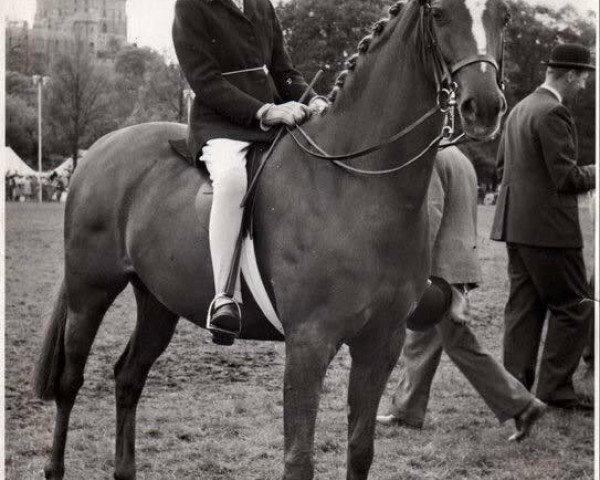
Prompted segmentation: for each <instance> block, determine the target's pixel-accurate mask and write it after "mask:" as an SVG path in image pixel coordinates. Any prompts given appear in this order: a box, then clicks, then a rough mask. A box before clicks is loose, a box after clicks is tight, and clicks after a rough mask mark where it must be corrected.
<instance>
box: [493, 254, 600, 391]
mask: <svg viewBox="0 0 600 480" xmlns="http://www.w3.org/2000/svg"><path fill="white" fill-rule="evenodd" d="M507 250H508V274H509V279H510V293H509V298H508V302H507V304H506V308H505V317H504V318H505V332H504V365H505V367H506V369H507V370H508V371H509V372H511V373H512V374H513V375H514V376H515V377H516V378H517V379H518V380H519V381H520V382H521V383H522V384H523V385H524V386H525V387H526V388H527V389H531V388H532V387H533V384H534V381H535V371H536V364H537V358H538V350H539V346H540V339H541V335H542V328H543V326H544V320H545V318H546V311H547V310H549V311H550V314H551V315H550V316H549V320H548V330H547V334H546V340H545V345H544V351H543V353H542V359H541V362H540V366H539V373H538V383H537V390H536V393H537V397H538V398H540V399H541V400H543V401H545V402H552V401H565V400H567V401H568V400H572V399H575V398H576V397H575V390H574V388H573V381H572V376H573V373H574V372H575V369H576V368H577V366H578V364H579V360H580V358H581V355H582V352H583V349H584V347H585V344H586V339H587V337H588V331H589V325H590V322H592V321H593V315H594V303H593V301H592V300H591V299H590V297H591V295H590V292H589V289H588V283H587V281H586V276H585V265H584V262H583V255H582V251H581V249H579V248H541V247H532V246H527V245H520V244H514V243H509V244H507Z"/></svg>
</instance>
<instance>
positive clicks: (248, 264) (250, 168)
mask: <svg viewBox="0 0 600 480" xmlns="http://www.w3.org/2000/svg"><path fill="white" fill-rule="evenodd" d="M169 145H170V146H171V149H172V150H173V151H174V152H175V153H176V154H177V155H178V156H179V157H180V158H182V159H183V160H185V161H186V162H187V163H188V165H190V166H193V167H196V168H198V169H199V170H200V171H201V172H202V173H203V174H204V175H206V177H207V178H208V177H209V174H208V170H207V168H206V165H205V164H204V162H200V161H198V159H195V158H193V157H192V155H191V153H190V149H189V148H188V143H187V139H176V140H169ZM270 147H271V144H270V143H256V144H252V145H251V146H250V149H249V152H248V155H247V157H246V158H247V161H246V172H247V174H248V178H249V179H253V178H254V177H255V175H256V172H257V170H258V168H259V166H260V164H261V163H262V159H263V157H264V155H267V154H268V151H269V148H270ZM249 183H250V182H249ZM205 185H206V186H205V187H204V192H203V193H204V194H205V195H212V187H211V185H210V182H207V183H206V184H205ZM254 192H255V190H252V191H251V192H250V196H249V197H248V198H247V200H246V207H245V208H244V216H243V219H242V231H241V233H240V236H239V237H238V240H237V244H236V249H235V253H234V260H233V262H232V265H231V269H230V273H229V281H228V287H227V291H231V292H233V287H234V284H235V276H234V272H237V269H238V266H241V270H242V279H243V281H244V282H245V284H246V285H247V286H248V289H249V290H250V292H251V294H252V296H253V297H254V300H255V301H256V303H257V304H258V306H259V308H260V309H261V310H262V312H263V314H264V315H265V317H266V318H267V320H268V321H269V322H270V323H271V325H273V327H275V329H276V330H277V331H278V332H279V333H280V334H281V335H283V326H282V324H281V321H280V320H279V318H278V316H277V310H276V307H275V305H274V302H273V299H272V298H271V297H270V296H269V294H268V293H267V290H266V288H265V286H264V282H263V280H262V277H261V274H260V270H259V268H258V262H257V260H256V253H255V251H254V242H253V221H252V218H253V210H254Z"/></svg>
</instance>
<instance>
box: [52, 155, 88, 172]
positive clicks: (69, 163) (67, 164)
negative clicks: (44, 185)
mask: <svg viewBox="0 0 600 480" xmlns="http://www.w3.org/2000/svg"><path fill="white" fill-rule="evenodd" d="M86 152H87V150H83V149H80V150H79V160H81V159H82V158H83V156H84V155H85V154H86ZM53 172H56V174H57V175H60V176H61V177H64V176H67V177H68V176H70V175H71V173H73V157H68V158H66V159H65V161H64V162H62V163H61V164H60V165H59V166H58V167H56V168H55V169H54V170H52V171H51V172H47V174H48V175H50V174H51V173H53Z"/></svg>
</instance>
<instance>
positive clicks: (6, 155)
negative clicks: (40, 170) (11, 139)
mask: <svg viewBox="0 0 600 480" xmlns="http://www.w3.org/2000/svg"><path fill="white" fill-rule="evenodd" d="M2 163H3V164H4V165H3V166H4V172H5V174H9V173H10V174H17V175H21V176H27V175H37V172H36V171H35V170H34V169H33V168H31V167H30V166H29V165H27V164H26V163H25V162H24V161H23V160H21V158H20V157H19V156H18V155H17V154H16V153H15V152H14V150H13V149H12V148H10V147H2Z"/></svg>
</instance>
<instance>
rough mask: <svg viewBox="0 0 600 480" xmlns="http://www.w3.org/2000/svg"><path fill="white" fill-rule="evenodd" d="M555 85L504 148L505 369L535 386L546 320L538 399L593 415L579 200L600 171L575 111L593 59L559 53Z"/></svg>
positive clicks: (509, 133)
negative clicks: (587, 398)
mask: <svg viewBox="0 0 600 480" xmlns="http://www.w3.org/2000/svg"><path fill="white" fill-rule="evenodd" d="M545 64H546V65H547V70H546V80H545V82H544V83H543V84H542V85H541V86H540V87H539V88H537V89H536V90H535V91H534V92H533V93H532V94H530V95H529V96H528V97H526V98H525V99H523V100H522V101H521V102H519V103H518V104H517V105H516V106H515V107H514V108H513V110H512V112H511V113H510V115H509V116H508V119H507V121H506V126H505V130H504V134H503V136H502V139H501V141H500V145H499V148H498V157H497V167H498V173H499V176H500V178H501V179H502V183H501V186H500V194H499V196H498V203H497V208H496V214H495V217H494V223H493V226H492V234H491V238H492V239H493V240H499V241H503V242H506V248H507V251H508V274H509V279H510V293H509V298H508V302H507V304H506V308H505V335H504V365H505V366H506V368H507V370H508V371H509V372H511V373H512V374H513V375H514V376H515V377H516V378H518V379H519V381H520V382H521V383H523V385H525V387H527V388H528V389H531V388H532V386H533V383H534V380H535V371H536V363H537V356H538V348H539V345H540V337H541V333H542V327H543V324H544V318H545V316H546V311H547V310H550V312H551V315H550V320H549V323H548V332H547V336H546V342H545V346H544V351H543V354H542V360H541V364H540V368H539V375H538V379H537V382H538V383H537V391H536V392H537V396H538V397H539V398H540V399H541V400H543V401H544V402H546V403H547V404H549V405H551V406H554V407H557V408H563V409H568V410H581V409H589V408H591V405H589V404H586V403H584V402H583V401H582V400H581V399H579V398H578V397H577V395H576V394H575V390H574V388H573V382H572V376H573V372H574V371H575V369H576V368H577V365H578V363H579V359H580V358H581V353H582V351H583V348H584V345H585V340H586V333H587V329H588V325H589V321H590V318H591V317H592V316H593V312H594V304H593V301H591V299H590V298H591V293H590V292H589V289H588V284H587V281H586V275H585V266H584V263H583V255H582V236H581V228H580V225H579V211H578V204H577V194H579V193H581V192H585V191H588V190H590V189H593V188H595V186H596V180H595V172H596V167H595V165H590V166H584V167H581V166H578V165H577V156H578V153H577V133H576V130H575V123H574V121H573V118H572V117H571V113H570V112H569V109H568V108H567V106H566V105H567V104H569V103H570V102H571V101H572V100H573V99H574V98H575V96H576V95H577V93H578V92H579V91H580V90H582V89H583V88H585V84H586V80H587V78H588V76H589V72H590V71H592V70H594V67H593V66H592V65H591V63H590V52H589V50H588V49H587V48H586V47H584V46H582V45H577V44H565V45H559V46H557V47H556V48H555V49H554V50H553V51H552V54H551V57H550V60H549V61H547V62H545Z"/></svg>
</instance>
